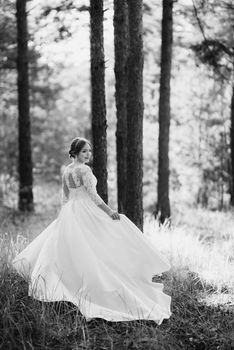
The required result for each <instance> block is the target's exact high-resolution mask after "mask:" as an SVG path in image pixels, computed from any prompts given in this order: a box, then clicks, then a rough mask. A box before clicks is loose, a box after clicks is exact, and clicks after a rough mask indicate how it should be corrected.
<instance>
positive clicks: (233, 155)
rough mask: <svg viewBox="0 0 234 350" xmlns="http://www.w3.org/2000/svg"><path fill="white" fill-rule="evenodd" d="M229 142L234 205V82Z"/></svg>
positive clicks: (233, 204) (233, 203)
mask: <svg viewBox="0 0 234 350" xmlns="http://www.w3.org/2000/svg"><path fill="white" fill-rule="evenodd" d="M230 144H231V206H234V84H233V86H232V100H231V128H230Z"/></svg>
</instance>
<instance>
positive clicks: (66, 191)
mask: <svg viewBox="0 0 234 350" xmlns="http://www.w3.org/2000/svg"><path fill="white" fill-rule="evenodd" d="M61 197H62V198H61V202H62V205H64V204H65V203H67V201H68V199H69V188H68V187H67V184H66V180H65V174H64V173H63V176H62V196H61Z"/></svg>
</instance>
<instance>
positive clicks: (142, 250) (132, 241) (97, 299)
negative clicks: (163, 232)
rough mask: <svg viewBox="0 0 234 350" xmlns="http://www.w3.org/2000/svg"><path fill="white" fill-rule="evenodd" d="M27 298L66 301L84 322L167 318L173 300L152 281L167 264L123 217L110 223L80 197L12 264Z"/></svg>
mask: <svg viewBox="0 0 234 350" xmlns="http://www.w3.org/2000/svg"><path fill="white" fill-rule="evenodd" d="M13 266H14V267H15V268H16V270H17V271H18V273H19V274H21V275H22V276H23V277H24V278H26V279H27V280H29V295H30V296H32V297H33V298H35V299H38V300H40V301H45V302H51V301H69V302H71V303H73V304H75V305H77V306H78V308H79V309H80V311H81V313H82V314H83V316H84V317H85V318H86V320H87V321H89V320H91V319H92V318H95V317H99V318H103V319H106V320H108V321H131V320H139V319H144V320H154V321H155V322H157V323H158V324H160V323H161V322H162V321H163V319H166V318H169V317H170V315H171V312H170V302H171V298H170V296H168V295H167V294H165V293H163V284H161V283H154V282H152V277H153V276H154V275H160V274H161V273H162V272H164V271H166V270H168V269H169V268H170V266H169V263H168V261H167V260H166V259H165V258H164V257H163V256H162V255H161V254H160V252H159V251H158V250H157V249H156V248H155V246H152V244H151V243H150V241H149V240H148V239H147V238H145V237H144V234H142V232H141V231H140V230H139V229H138V228H137V227H136V226H135V225H134V224H133V223H132V222H131V221H130V220H129V219H128V218H127V217H126V216H125V215H123V214H120V220H112V219H111V218H110V217H109V216H108V215H107V214H106V213H105V212H103V210H102V209H100V208H99V207H98V206H97V205H96V204H95V203H94V202H93V201H92V200H91V198H89V196H88V194H87V195H86V194H85V192H83V194H82V195H80V196H71V199H70V200H69V201H68V202H67V203H66V204H65V205H64V206H63V207H62V209H61V211H60V213H59V215H58V217H57V219H56V220H55V221H53V222H52V223H51V224H50V225H49V226H48V227H47V228H46V229H45V230H44V231H43V232H42V233H41V234H40V235H39V236H37V237H36V238H35V239H34V240H33V241H32V242H31V243H30V244H29V245H28V246H27V247H26V248H25V249H24V250H23V251H22V252H21V253H20V254H19V255H17V256H16V258H15V259H14V261H13Z"/></svg>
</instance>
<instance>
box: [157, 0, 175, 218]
mask: <svg viewBox="0 0 234 350" xmlns="http://www.w3.org/2000/svg"><path fill="white" fill-rule="evenodd" d="M172 11H173V0H163V15H162V45H161V76H160V91H159V141H158V202H157V208H156V213H157V216H158V217H159V220H160V221H161V222H162V223H163V222H164V221H165V219H167V218H170V215H171V211H170V200H169V172H170V170H169V131H170V118H171V112H170V80H171V61H172V42H173V17H172V15H173V14H172Z"/></svg>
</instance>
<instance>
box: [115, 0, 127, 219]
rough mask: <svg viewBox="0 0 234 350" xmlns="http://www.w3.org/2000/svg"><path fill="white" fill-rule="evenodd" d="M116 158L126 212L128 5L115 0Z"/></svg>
mask: <svg viewBox="0 0 234 350" xmlns="http://www.w3.org/2000/svg"><path fill="white" fill-rule="evenodd" d="M114 47H115V101H116V113H117V125H116V158H117V197H118V211H119V212H121V213H125V210H126V190H127V91H128V75H127V58H128V6H127V2H126V0H114Z"/></svg>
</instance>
